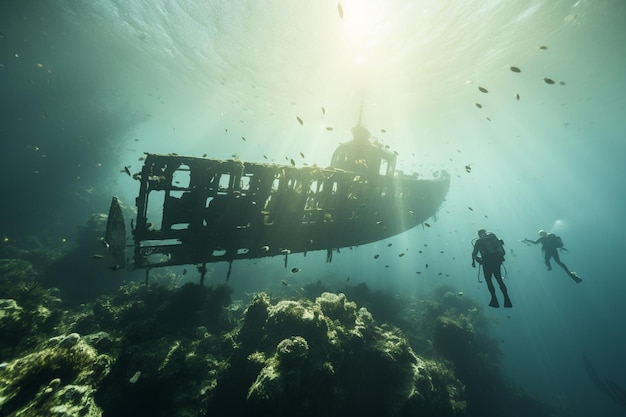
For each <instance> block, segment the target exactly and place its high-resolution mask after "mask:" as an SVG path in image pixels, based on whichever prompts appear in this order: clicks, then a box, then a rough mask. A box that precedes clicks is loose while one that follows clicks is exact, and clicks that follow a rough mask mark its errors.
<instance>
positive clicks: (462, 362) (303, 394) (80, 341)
mask: <svg viewBox="0 0 626 417" xmlns="http://www.w3.org/2000/svg"><path fill="white" fill-rule="evenodd" d="M3 265H4V266H5V267H7V268H9V270H11V269H10V268H12V267H11V265H13V264H10V265H9V264H6V263H5V264H3ZM15 265H18V264H15ZM15 265H13V266H15ZM0 266H2V265H0ZM22 266H24V267H27V266H28V265H26V264H23V265H22ZM14 272H15V271H14ZM16 274H17V275H19V273H17V272H16ZM14 275H15V274H14ZM17 275H15V276H17ZM22 278H23V277H22ZM13 288H17V287H15V286H14V287H13ZM39 291H40V290H39V289H38V290H37V291H33V292H28V293H27V295H26V296H24V297H23V298H21V299H17V298H15V297H12V296H11V295H12V293H11V291H9V292H4V293H3V294H4V295H6V296H7V298H5V299H4V300H0V332H1V333H0V334H2V339H1V340H0V342H1V343H0V348H2V349H1V350H0V354H1V355H2V356H0V358H1V359H2V360H5V361H6V362H3V363H2V364H0V415H7V416H11V417H13V416H16V417H17V416H26V417H29V416H37V417H39V416H44V417H45V416H53V415H54V416H58V415H63V416H65V417H79V416H81V417H82V416H89V417H91V416H94V417H95V416H101V415H106V416H115V417H126V416H128V417H131V416H132V417H135V416H139V415H149V416H151V417H160V416H163V417H171V416H180V417H201V416H209V415H210V416H214V415H218V416H221V415H246V416H252V417H254V416H267V415H272V416H277V417H281V416H288V415H289V416H292V415H298V416H322V415H325V416H338V415H359V416H361V417H369V416H376V417H380V416H383V417H384V416H394V417H403V416H416V415H424V416H429V417H431V416H434V417H439V416H441V417H444V416H445V417H448V416H462V415H467V414H472V415H481V416H496V415H502V411H503V406H505V405H506V404H511V403H515V404H517V405H516V410H522V411H521V412H520V413H517V414H515V413H513V414H512V413H509V414H507V415H510V416H523V415H534V416H538V417H542V416H546V415H548V413H547V412H544V411H545V410H546V409H544V408H542V405H541V404H539V403H537V402H533V401H531V400H530V399H529V398H527V397H524V396H522V395H517V394H515V392H514V390H512V389H510V387H507V386H506V384H503V383H502V378H501V377H500V375H499V372H498V370H499V368H498V363H497V358H498V355H497V353H498V350H497V345H495V344H494V343H493V341H492V340H491V339H489V338H487V337H486V336H484V335H483V334H482V333H481V331H480V330H482V329H481V325H482V323H483V321H482V320H483V319H482V318H481V317H482V315H481V314H480V310H479V309H476V307H475V304H474V303H473V302H472V301H470V300H468V299H467V298H462V297H459V296H458V295H456V294H453V293H451V292H449V291H444V292H442V293H441V294H435V296H433V297H430V298H427V299H425V300H413V301H409V300H408V299H397V300H396V299H395V298H393V297H391V296H390V295H389V294H386V293H385V294H383V293H378V292H371V291H369V290H368V289H367V288H365V287H359V288H358V289H357V292H358V293H359V294H360V295H359V299H360V300H362V301H363V302H359V303H358V304H357V303H356V302H354V301H352V300H353V299H352V297H351V296H350V295H349V294H348V295H347V296H346V295H344V294H343V293H339V292H336V293H333V292H329V291H323V292H321V293H320V292H317V293H316V294H317V295H316V296H313V297H311V298H310V299H304V298H302V299H279V298H272V296H270V295H269V294H267V293H264V292H261V293H257V294H255V295H252V296H251V298H250V299H249V300H248V301H247V302H246V303H245V304H244V303H243V302H242V301H236V302H233V300H232V299H231V294H232V289H231V288H230V287H228V286H225V285H224V286H217V287H205V286H201V285H196V284H186V285H184V286H183V287H180V288H176V287H167V286H162V285H158V284H156V283H153V284H151V285H149V286H148V285H143V284H139V283H135V282H130V283H127V284H125V285H122V286H121V287H120V288H119V289H118V291H117V292H116V293H114V294H112V295H107V296H102V297H100V298H98V299H97V300H95V301H92V302H90V303H88V304H84V305H81V306H73V305H71V304H70V306H69V308H68V305H63V304H62V303H61V302H60V301H59V300H58V299H57V298H56V295H55V294H56V293H55V292H54V291H52V290H42V291H43V293H39ZM311 291H312V290H311ZM381 300H383V301H381ZM394 300H395V303H396V305H395V306H394V307H393V308H389V307H385V306H384V305H383V304H386V303H388V302H390V301H394ZM369 305H372V306H375V309H376V310H377V311H380V312H381V314H382V315H383V316H385V317H387V319H388V320H387V321H385V322H384V321H380V319H378V318H377V316H376V314H372V313H371V312H370V310H369ZM28 323H31V324H33V326H30V325H29V324H28ZM400 329H402V330H400ZM79 334H80V335H79ZM5 335H13V336H12V338H11V341H10V343H9V342H7V340H9V339H6V338H5V337H4V336H5ZM416 347H417V348H416ZM417 349H419V350H417ZM453 366H454V368H453ZM494 398H495V399H494ZM489 410H493V411H492V412H490V411H489ZM531 410H532V413H526V414H524V412H529V411H531ZM509 411H511V410H509Z"/></svg>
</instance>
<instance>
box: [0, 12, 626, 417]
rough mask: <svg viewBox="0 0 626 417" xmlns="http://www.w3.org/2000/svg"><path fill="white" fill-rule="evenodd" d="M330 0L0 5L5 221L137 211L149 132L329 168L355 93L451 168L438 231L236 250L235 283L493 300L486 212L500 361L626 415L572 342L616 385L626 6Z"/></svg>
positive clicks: (216, 277) (21, 226) (407, 150)
mask: <svg viewBox="0 0 626 417" xmlns="http://www.w3.org/2000/svg"><path fill="white" fill-rule="evenodd" d="M342 5H343V10H344V17H343V19H342V18H341V17H340V16H339V15H338V11H337V3H336V2H333V1H316V2H303V1H268V2H256V1H239V2H220V1H214V0H211V1H191V0H190V1H181V2H174V1H161V0H158V1H152V2H142V1H136V0H132V1H114V0H93V1H89V2H81V1H69V0H59V1H54V2H41V1H14V0H7V1H3V2H2V5H0V33H1V35H0V89H1V92H2V93H1V95H0V120H1V123H0V136H1V140H0V178H2V181H1V182H0V192H1V195H2V204H0V235H1V236H2V238H3V239H4V240H8V241H13V242H15V241H20V240H27V239H31V238H32V237H33V236H40V235H45V236H47V237H48V238H49V237H50V236H52V241H53V242H55V244H58V245H62V244H71V243H72V240H73V239H75V237H76V230H77V227H78V226H79V225H80V224H82V223H84V222H85V221H86V219H88V218H89V216H90V215H91V214H93V213H99V212H105V211H106V209H107V207H108V203H109V200H110V197H111V196H112V195H118V196H120V197H121V199H122V200H123V201H124V202H125V203H126V205H127V215H131V216H132V206H133V199H134V196H135V195H136V193H137V183H136V182H135V181H133V180H132V179H130V178H129V177H128V176H127V175H126V174H125V173H124V172H123V168H124V166H130V169H131V170H132V171H133V172H136V171H138V170H139V169H140V167H141V161H139V160H138V159H139V157H140V156H141V155H142V152H144V151H145V152H176V153H178V154H191V155H195V156H200V155H202V154H205V153H206V154H208V155H209V156H211V157H214V158H220V159H226V158H231V157H232V156H233V155H236V156H237V157H239V158H240V159H242V160H248V161H256V162H264V161H265V160H266V159H265V157H267V158H268V159H269V160H272V161H274V162H277V163H288V162H287V161H286V159H290V158H294V160H296V161H297V163H298V164H299V165H301V164H303V163H305V162H306V163H309V164H312V163H317V164H318V165H327V164H328V162H329V160H330V156H331V154H332V151H333V150H334V148H335V147H336V145H337V144H338V143H340V142H343V141H346V140H349V139H350V128H351V127H352V126H353V125H354V124H355V123H356V121H357V118H358V114H359V108H360V106H361V105H363V122H364V124H365V125H366V126H367V127H368V128H369V129H370V130H371V131H372V133H373V135H374V136H375V137H376V139H378V140H380V141H382V142H383V143H385V144H387V145H389V146H390V147H391V149H393V150H396V151H397V152H398V154H399V157H398V168H400V169H402V170H403V171H404V172H407V173H408V172H413V171H416V172H419V173H421V174H422V175H423V176H425V177H429V176H431V174H432V172H433V171H436V170H440V169H445V170H447V171H448V172H450V173H451V176H452V182H451V187H450V192H449V194H448V196H447V199H446V201H445V202H444V204H443V206H442V207H441V210H440V211H439V213H438V214H437V217H436V219H430V220H429V224H430V225H431V227H418V228H416V229H413V230H411V231H408V232H406V233H404V234H402V235H399V236H397V237H394V238H392V239H389V240H386V241H384V242H378V243H374V244H370V245H365V246H361V247H358V248H350V249H344V250H342V251H341V253H339V254H336V255H335V256H334V259H333V262H332V263H331V264H327V263H326V262H325V253H310V254H308V255H307V256H306V257H303V256H301V255H297V256H292V257H291V258H290V260H289V266H290V267H298V268H299V269H300V272H299V273H298V274H292V273H291V272H290V268H287V269H284V268H282V259H265V260H262V261H254V262H253V261H250V262H236V263H235V265H234V266H233V274H232V276H231V281H230V282H231V284H232V285H233V287H234V288H235V291H236V293H235V294H237V293H239V294H243V293H246V292H253V291H258V290H267V291H271V290H272V289H273V288H277V287H278V286H280V285H281V284H280V282H281V280H286V281H288V282H289V283H291V284H292V287H294V288H296V289H294V291H297V288H298V286H300V285H304V284H305V283H307V282H314V281H316V280H318V279H319V280H322V281H323V282H325V283H328V284H329V285H337V286H340V285H343V283H344V282H346V280H347V278H348V277H350V280H351V282H366V283H367V284H368V285H369V286H370V287H372V288H376V289H385V290H389V291H391V292H392V293H394V294H398V295H419V294H423V293H427V291H428V290H430V289H432V288H434V287H436V286H437V285H439V284H442V283H444V284H446V285H449V286H450V287H451V288H452V289H453V290H454V291H459V292H463V294H464V296H467V297H472V298H474V299H476V300H479V301H480V302H481V303H483V302H484V303H485V304H486V303H487V302H488V293H487V290H486V288H485V284H484V283H482V284H481V283H479V282H478V280H477V272H478V271H477V270H476V269H472V268H471V266H470V262H471V259H470V253H471V244H470V242H471V240H472V239H473V238H474V237H475V234H476V230H477V229H478V228H479V227H485V228H487V229H488V230H490V231H493V232H495V233H496V234H497V235H498V236H499V237H501V238H502V239H503V240H504V241H505V244H506V248H507V261H506V263H505V265H506V270H507V277H506V284H507V286H508V287H509V292H510V295H511V299H512V301H513V304H514V308H513V309H511V310H504V309H499V310H495V309H490V310H488V311H487V314H488V317H489V318H490V319H491V320H492V321H493V327H492V333H493V336H494V337H496V338H497V339H499V340H501V349H502V351H503V359H502V361H503V363H502V366H503V371H504V373H505V375H506V377H507V379H509V380H510V381H511V382H513V383H514V384H517V385H518V386H520V387H522V388H524V389H527V390H528V391H530V392H533V393H535V394H536V395H538V396H540V397H542V398H546V399H549V400H556V401H560V402H562V403H563V404H567V405H568V406H570V407H572V408H573V409H574V410H576V411H577V412H578V413H579V414H577V415H580V416H587V415H603V416H620V415H623V414H624V409H623V408H620V407H618V406H617V405H616V404H615V403H614V402H612V401H611V399H610V398H609V397H608V396H607V395H605V394H604V393H602V392H601V391H600V390H598V389H597V387H595V386H594V385H593V383H592V382H591V380H590V379H589V378H588V376H587V373H586V371H585V367H584V365H583V355H587V356H588V357H589V358H590V359H591V361H592V363H593V365H594V367H595V368H596V369H597V371H598V373H600V374H601V375H602V376H603V377H604V378H608V379H611V380H613V381H615V382H616V383H618V384H619V385H621V386H622V387H624V386H626V359H625V355H624V352H626V329H625V325H624V319H625V318H626V304H625V303H624V297H625V296H626V283H625V274H624V272H623V266H622V264H623V263H622V260H623V257H624V249H625V248H626V246H625V244H624V237H623V236H624V233H625V232H626V222H625V220H624V213H626V199H625V198H624V196H625V195H626V194H625V192H626V180H625V176H624V172H623V166H624V163H625V162H626V159H625V155H626V135H625V132H626V129H625V128H624V119H625V116H626V113H624V109H625V108H626V99H625V94H624V92H625V91H626V81H624V74H625V73H626V47H625V46H624V45H626V29H624V21H625V20H626V3H625V2H623V1H620V0H605V1H583V0H580V1H530V0H526V1H516V2H510V1H495V0H492V1H455V2H440V1H414V2H410V1H400V0H398V1H385V2H382V1H380V2H376V1H369V2H367V1H361V2H357V1H353V2H350V1H344V2H342ZM511 66H516V67H518V68H520V69H521V72H519V73H517V72H513V71H511V70H510V67H511ZM544 78H550V79H552V80H554V81H555V82H554V84H548V83H546V82H545V81H544ZM478 87H484V88H486V89H487V90H488V93H483V92H481V91H479V89H478ZM516 95H519V99H517V97H516ZM476 103H478V104H480V105H481V106H482V108H479V107H478V106H477V105H476ZM322 107H324V110H325V112H322V110H321V108H322ZM296 117H300V118H301V119H302V120H303V121H304V123H303V124H302V125H300V123H298V122H297V119H296ZM328 127H332V128H333V130H332V131H331V130H328V129H327V128H328ZM244 138H245V140H244ZM300 152H302V153H303V154H304V155H305V157H304V158H302V157H301V156H300ZM466 165H469V166H470V168H471V172H467V170H466ZM538 229H545V230H547V231H551V232H554V233H557V234H559V235H560V236H562V237H563V240H564V242H565V244H566V247H567V248H568V249H569V253H568V254H566V255H563V256H562V259H563V261H564V262H565V263H566V264H567V265H568V266H569V267H570V269H572V270H574V271H577V272H578V274H579V275H580V276H581V277H582V278H583V279H584V282H583V283H581V284H578V285H576V284H574V283H573V281H572V280H571V279H570V278H568V277H567V276H566V275H565V273H564V272H563V271H561V270H560V269H559V268H558V267H557V266H554V269H553V270H552V271H550V272H548V271H546V269H545V266H544V265H543V262H542V259H541V252H540V249H539V247H538V246H536V247H528V246H526V245H524V244H523V243H522V242H520V240H521V239H523V238H525V237H527V238H531V239H535V238H536V237H537V230H538ZM389 243H391V244H392V245H391V246H388V244H389ZM400 253H405V256H403V257H399V256H398V255H399V254H400ZM376 254H379V255H380V257H379V258H378V259H374V255H376ZM427 264H428V267H426V265H427ZM226 268H227V266H226V265H223V264H215V265H212V269H211V273H210V276H209V278H208V283H209V284H214V283H221V282H223V281H224V277H225V271H226ZM418 272H419V274H418ZM134 276H135V277H137V276H139V277H140V278H139V279H141V277H142V275H141V274H139V275H134ZM190 279H193V278H190Z"/></svg>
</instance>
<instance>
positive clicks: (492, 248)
mask: <svg viewBox="0 0 626 417" xmlns="http://www.w3.org/2000/svg"><path fill="white" fill-rule="evenodd" d="M472 244H473V245H474V250H473V251H472V268H476V262H478V263H479V264H480V265H482V267H483V274H484V276H485V281H487V288H488V289H489V293H490V294H491V302H490V303H489V306H490V307H495V308H498V307H500V304H499V303H498V298H497V297H496V289H495V287H494V285H493V282H492V281H491V277H492V275H493V276H495V278H496V281H498V285H499V286H500V290H501V291H502V295H503V296H504V307H506V308H511V307H513V304H511V299H510V298H509V294H508V292H507V289H506V285H504V281H503V280H502V271H501V270H500V267H501V266H502V262H504V254H505V251H504V247H503V245H504V242H503V241H502V240H500V239H498V237H497V236H496V235H495V234H493V233H487V231H486V230H485V229H482V228H481V229H478V239H476V241H475V243H474V242H472ZM478 252H480V255H481V256H480V257H479V256H477V254H478ZM479 272H480V271H479Z"/></svg>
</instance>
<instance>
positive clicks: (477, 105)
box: [474, 103, 483, 109]
mask: <svg viewBox="0 0 626 417" xmlns="http://www.w3.org/2000/svg"><path fill="white" fill-rule="evenodd" d="M474 104H476V107H478V108H479V109H482V108H483V105H482V104H480V103H474Z"/></svg>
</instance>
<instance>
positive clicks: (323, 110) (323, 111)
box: [322, 106, 326, 116]
mask: <svg viewBox="0 0 626 417" xmlns="http://www.w3.org/2000/svg"><path fill="white" fill-rule="evenodd" d="M322 114H323V115H324V116H326V109H325V108H324V106H322Z"/></svg>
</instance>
